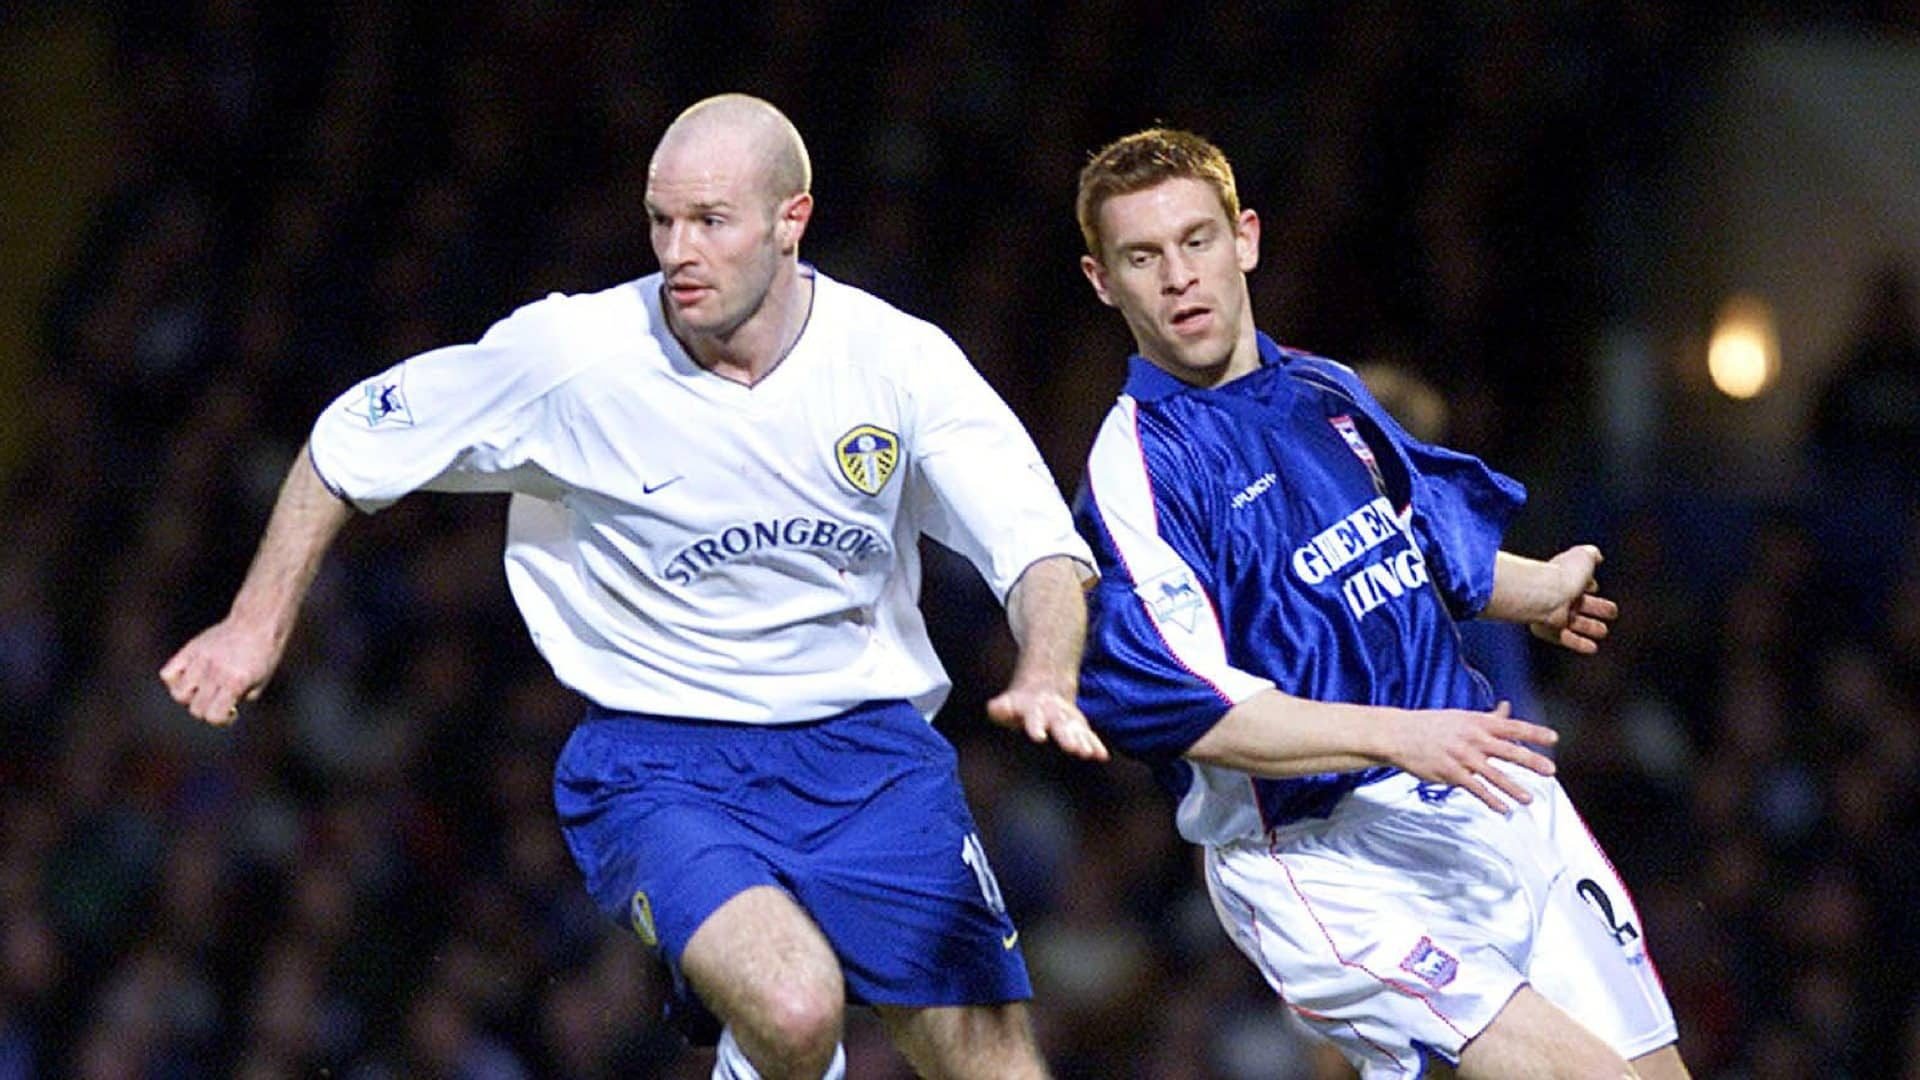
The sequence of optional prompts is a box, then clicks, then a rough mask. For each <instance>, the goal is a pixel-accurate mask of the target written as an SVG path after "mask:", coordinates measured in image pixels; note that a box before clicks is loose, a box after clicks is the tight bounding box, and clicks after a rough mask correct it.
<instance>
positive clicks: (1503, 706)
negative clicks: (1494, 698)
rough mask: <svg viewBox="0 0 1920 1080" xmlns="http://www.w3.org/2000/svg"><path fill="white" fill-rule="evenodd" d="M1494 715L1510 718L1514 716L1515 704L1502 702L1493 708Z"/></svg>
mask: <svg viewBox="0 0 1920 1080" xmlns="http://www.w3.org/2000/svg"><path fill="white" fill-rule="evenodd" d="M1493 715H1495V716H1499V717H1508V716H1512V715H1513V702H1511V701H1500V702H1498V703H1496V704H1495V705H1494V706H1493Z"/></svg>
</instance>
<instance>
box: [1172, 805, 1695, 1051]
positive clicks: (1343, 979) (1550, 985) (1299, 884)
mask: <svg viewBox="0 0 1920 1080" xmlns="http://www.w3.org/2000/svg"><path fill="white" fill-rule="evenodd" d="M1508 771H1509V774H1510V775H1514V776H1517V777H1519V778H1520V779H1521V782H1522V783H1523V784H1526V785H1527V786H1528V788H1529V790H1530V791H1531V792H1532V794H1533V796H1534V798H1533V802H1532V803H1531V804H1529V805H1526V806H1519V807H1515V808H1514V809H1513V810H1512V811H1511V812H1510V813H1508V814H1506V815H1505V816H1502V815H1500V814H1496V813H1494V812H1493V811H1492V810H1491V809H1489V808H1488V807H1487V805H1486V804H1485V803H1482V802H1480V801H1479V800H1478V799H1476V798H1474V797H1473V796H1472V795H1469V794H1467V793H1466V792H1464V791H1459V790H1455V789H1450V788H1444V787H1437V786H1435V785H1428V784H1422V783H1421V782H1420V781H1418V780H1416V779H1414V778H1413V777H1411V776H1407V775H1405V774H1400V775H1395V776H1391V777H1388V778H1386V779H1384V780H1380V781H1377V782H1375V783H1372V784H1369V785H1367V786H1365V787H1362V788H1359V789H1357V790H1355V791H1354V792H1353V793H1352V794H1350V795H1348V796H1347V797H1346V798H1344V799H1342V800H1341V801H1340V803H1339V805H1338V806H1336V807H1335V808H1334V811H1333V814H1332V816H1331V817H1329V818H1327V819H1324V820H1320V819H1315V820H1311V821H1302V822H1296V823H1293V824H1289V825H1284V826H1281V827H1280V828H1278V829H1274V830H1272V831H1271V832H1269V833H1268V834H1267V836H1265V837H1263V838H1256V839H1250V840H1246V841H1241V842H1238V843H1233V844H1227V845H1221V846H1218V847H1211V848H1208V849H1207V857H1206V874H1207V888H1208V892H1209V893H1210V895H1211V896H1212V897H1213V905H1214V910H1215V911H1216V912H1218V913H1219V916H1220V921H1221V923H1222V925H1224V926H1225V927H1226V929H1227V933H1228V934H1229V935H1230V936H1231V937H1232V938H1233V941H1234V944H1236V945H1238V946H1239V948H1240V950H1241V951H1242V952H1244V953H1246V954H1247V956H1248V957H1249V958H1251V959H1252V960H1253V962H1254V964H1255V965H1256V966H1257V967H1259V969H1260V973H1261V974H1262V975H1263V976H1265V978H1266V980H1267V982H1268V984H1269V985H1271V986H1272V987H1273V988H1274V990H1275V991H1276V992H1277V993H1278V994H1279V995H1280V997H1281V999H1282V1000H1283V1001H1284V1002H1286V1004H1287V1006H1288V1007H1289V1008H1290V1009H1292V1010H1293V1012H1294V1014H1295V1015H1296V1016H1298V1017H1299V1018H1300V1020H1301V1021H1303V1022H1304V1023H1305V1024H1306V1025H1307V1027H1309V1028H1310V1029H1312V1030H1314V1031H1316V1032H1318V1033H1319V1034H1321V1035H1322V1036H1324V1037H1326V1038H1327V1039H1330V1040H1332V1041H1333V1042H1334V1043H1335V1044H1336V1045H1337V1046H1338V1047H1339V1048H1340V1050H1341V1052H1342V1053H1344V1054H1345V1055H1346V1057H1347V1060H1348V1061H1350V1062H1352V1063H1353V1065H1354V1067H1355V1068H1357V1069H1359V1070H1360V1073H1361V1075H1362V1076H1363V1077H1365V1078H1366V1080H1374V1078H1376V1077H1389V1076H1418V1075H1421V1073H1422V1071H1423V1069H1424V1065H1425V1060H1424V1059H1425V1058H1427V1057H1429V1056H1431V1057H1434V1058H1438V1059H1440V1060H1443V1061H1445V1062H1447V1063H1448V1064H1450V1065H1451V1064H1457V1063H1458V1062H1459V1059H1460V1051H1461V1048H1462V1047H1464V1046H1466V1044H1467V1042H1468V1041H1469V1040H1471V1039H1472V1038H1473V1037H1474V1036H1476V1035H1478V1034H1479V1033H1480V1032H1481V1031H1482V1030H1484V1029H1485V1028H1486V1026H1487V1025H1488V1024H1489V1023H1491V1022H1492V1021H1493V1018H1494V1016H1495V1015H1497V1014H1498V1013H1499V1011H1500V1010H1501V1008H1502V1007H1504V1006H1505V1005H1506V1003H1507V1001H1508V1000H1509V999H1511V998H1512V997H1513V995H1514V993H1515V992H1517V991H1518V990H1519V989H1520V987H1521V986H1522V985H1525V984H1528V983H1531V984H1532V985H1533V987H1534V989H1535V990H1537V991H1539V992H1540V993H1541V994H1542V995H1543V996H1545V997H1546V998H1547V999H1548V1000H1549V1001H1552V1002H1553V1003H1555V1004H1556V1005H1558V1006H1560V1007H1561V1008H1562V1009H1564V1010H1566V1011H1567V1012H1568V1013H1570V1014H1571V1015H1573V1016H1574V1017H1575V1018H1576V1019H1578V1020H1579V1021H1580V1022H1581V1023H1583V1024H1585V1025H1586V1026H1587V1027H1588V1028H1589V1029H1591V1030H1592V1031H1593V1032H1594V1033H1595V1034H1597V1035H1599V1036H1600V1037H1601V1038H1602V1039H1605V1040H1606V1041H1607V1042H1608V1043H1609V1044H1610V1045H1612V1046H1613V1048H1614V1049H1615V1050H1617V1051H1618V1052H1619V1053H1620V1054H1621V1055H1622V1056H1623V1057H1626V1058H1628V1059H1632V1058H1636V1057H1639V1056H1640V1055H1642V1054H1646V1053H1650V1052H1652V1051H1654V1050H1657V1049H1659V1048H1660V1047H1662V1046H1665V1045H1666V1044H1668V1043H1671V1042H1673V1041H1674V1039H1675V1037H1676V1033H1675V1028H1674V1020H1673V1010H1672V1008H1671V1007H1670V1006H1669V1005H1668V1004H1667V999H1666V993H1665V991H1664V990H1663V989H1662V988H1661V985H1660V976H1659V974H1658V973H1657V972H1655V971H1654V967H1653V961H1652V960H1651V959H1649V958H1648V956H1647V947H1646V940H1645V938H1644V935H1643V926H1642V923H1641V921H1640V914H1639V912H1638V911H1637V910H1635V908H1634V906H1633V900H1632V899H1631V898H1630V897H1629V896H1628V895H1627V890H1626V887H1625V886H1624V885H1622V884H1621V882H1620V878H1619V876H1618V875H1617V874H1615V873H1614V870H1613V866H1612V865H1611V864H1610V863H1609V862H1608V861H1607V857H1606V854H1605V853H1604V852H1602V851H1601V850H1600V845H1599V844H1598V842H1596V841H1595V840H1594V838H1593V836H1592V834H1591V833H1589V832H1588V831H1587V827H1586V823H1585V822H1583V821H1582V820H1580V815H1579V813H1578V812H1577V811H1575V810H1574V808H1573V803H1572V801H1571V800H1569V799H1568V798H1567V795H1566V792H1565V791H1564V790H1563V789H1562V788H1561V787H1560V784H1559V782H1558V781H1556V780H1553V779H1551V778H1548V777H1542V776H1537V775H1534V774H1532V773H1522V772H1521V771H1520V770H1518V769H1510V770H1508ZM1505 801H1507V802H1508V803H1509V804H1511V803H1512V800H1510V799H1508V800H1505Z"/></svg>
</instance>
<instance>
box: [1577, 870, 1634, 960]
mask: <svg viewBox="0 0 1920 1080" xmlns="http://www.w3.org/2000/svg"><path fill="white" fill-rule="evenodd" d="M1573 891H1574V892H1577V893H1579V894H1580V899H1582V900H1585V901H1586V902H1587V903H1589V904H1592V905H1593V909H1594V910H1595V911H1597V912H1599V914H1600V920H1601V921H1602V922H1604V923H1606V924H1607V933H1609V934H1612V935H1613V941H1614V944H1616V945H1620V946H1622V947H1624V946H1625V945H1626V944H1627V942H1629V941H1634V940H1636V939H1638V938H1639V937H1640V931H1639V930H1637V929H1635V928H1634V925H1633V921H1632V920H1630V919H1626V918H1622V919H1620V920H1619V921H1618V922H1615V921H1614V918H1613V900H1612V898H1610V897H1608V896H1607V890H1605V889H1603V888H1601V887H1600V883H1599V882H1597V881H1595V880H1593V879H1592V878H1581V879H1580V883H1579V884H1578V885H1575V886H1574V887H1573Z"/></svg>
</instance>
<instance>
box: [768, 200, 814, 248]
mask: <svg viewBox="0 0 1920 1080" xmlns="http://www.w3.org/2000/svg"><path fill="white" fill-rule="evenodd" d="M811 220H813V193H812V192H809V191H803V192H801V193H800V194H798V195H790V196H788V197H787V200H786V201H785V202H783V203H781V204H780V213H779V216H778V217H777V218H776V219H775V220H774V225H773V227H774V232H775V234H776V235H777V236H778V237H779V240H780V254H782V255H791V254H793V253H794V252H795V251H798V250H799V248H800V237H801V236H802V235H803V234H805V233H806V231H807V222H809V221H811Z"/></svg>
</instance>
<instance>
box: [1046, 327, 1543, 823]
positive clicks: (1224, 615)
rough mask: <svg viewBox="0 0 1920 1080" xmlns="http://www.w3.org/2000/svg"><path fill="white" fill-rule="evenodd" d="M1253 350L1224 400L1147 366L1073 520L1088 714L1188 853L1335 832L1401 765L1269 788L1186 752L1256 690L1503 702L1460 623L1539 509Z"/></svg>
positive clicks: (1105, 433) (1282, 361) (1341, 389)
mask: <svg viewBox="0 0 1920 1080" xmlns="http://www.w3.org/2000/svg"><path fill="white" fill-rule="evenodd" d="M1259 346H1260V355H1261V360H1262V366H1261V367H1260V368H1259V369H1258V370H1256V371H1254V372H1252V373H1250V374H1248V375H1246V376H1243V377H1241V378H1238V379H1235V380H1233V381H1232V382H1229V383H1226V384H1224V385H1222V386H1219V387H1216V388H1213V389H1200V388H1196V387H1193V386H1189V385H1188V384H1186V383H1183V382H1181V381H1179V380H1178V379H1176V378H1174V377H1173V376H1171V375H1168V374H1167V373H1165V372H1163V371H1161V370H1160V369H1159V368H1157V367H1155V366H1154V365H1153V364H1151V363H1150V362H1148V361H1146V360H1145V359H1143V358H1141V357H1138V356H1136V357H1134V358H1133V359H1132V361H1131V362H1130V370H1129V375H1128V380H1127V385H1126V389H1125V391H1124V392H1123V394H1122V395H1121V397H1120V399H1119V401H1118V402H1117V403H1116V404H1115V406H1114V408H1113V410H1112V412H1111V413H1109V415H1108V417H1107V419H1106V421H1105V423H1104V424H1103V425H1102V427H1101V430H1100V433H1099V436H1098V438H1097V439H1096V440H1095V442H1094V446H1093V450H1092V452H1091V455H1090V457H1089V460H1088V469H1087V480H1086V485H1085V487H1084V488H1083V490H1082V491H1081V494H1080V498H1079V500H1078V504H1077V506H1076V510H1075V513H1076V518H1077V521H1078V524H1079V526H1080V528H1081V531H1082V533H1083V534H1084V535H1085V536H1086V537H1087V539H1088V541H1089V542H1090V543H1091V545H1092V547H1093V551H1094V555H1095V558H1096V560H1097V562H1098V564H1099V569H1100V572H1101V578H1100V581H1099V584H1098V585H1097V586H1096V587H1095V589H1094V592H1093V594H1092V597H1091V600H1092V610H1091V618H1092V625H1091V630H1090V633H1089V635H1088V644H1087V657H1086V662H1085V665H1084V666H1083V668H1082V671H1081V677H1080V694H1081V705H1082V707H1083V708H1084V709H1085V711H1086V713H1087V715H1088V717H1089V718H1090V719H1091V720H1092V721H1093V722H1094V724H1095V725H1096V726H1097V727H1098V729H1099V730H1100V732H1101V734H1102V735H1103V736H1104V737H1105V738H1106V739H1107V740H1108V742H1110V743H1112V744H1113V745H1114V746H1116V747H1117V748H1119V749H1120V750H1121V751H1123V752H1125V753H1128V754H1131V755H1133V756H1135V757H1138V758H1141V759H1143V760H1145V761H1146V762H1148V763H1149V764H1151V765H1153V766H1155V768H1156V771H1157V772H1158V773H1159V775H1160V778H1161V780H1162V782H1163V783H1164V784H1166V785H1167V786H1168V787H1169V788H1170V790H1172V791H1173V792H1174V794H1175V795H1176V796H1178V797H1179V799H1180V806H1179V810H1178V819H1179V826H1180V831H1181V833H1182V835H1184V836H1186V837H1187V838H1188V839H1189V840H1192V841H1194V842H1196V843H1210V842H1222V841H1225V840H1229V839H1234V838H1237V837H1243V836H1247V835H1257V834H1258V833H1260V832H1262V831H1264V830H1265V829H1267V828H1269V827H1271V826H1273V825H1278V824H1283V823H1285V822H1287V821H1291V820H1296V819H1298V818H1301V817H1307V816H1325V815H1326V814H1327V813H1328V812H1329V811H1330V810H1331V808H1332V806H1333V804H1334V803H1335V802H1336V801H1338V799H1339V798H1340V797H1341V796H1342V795H1344V794H1345V793H1346V792H1348V791H1351V790H1352V789H1353V788H1355V787H1357V786H1359V785H1361V784H1365V783H1368V782H1370V781H1373V780H1376V779H1379V778H1380V777H1382V776H1386V775H1389V774H1390V773H1392V772H1393V771H1394V770H1392V769H1391V768H1387V767H1379V768H1373V769H1367V770H1362V771H1358V772H1349V773H1331V774H1325V775H1321V776H1312V777H1301V778H1293V779H1285V780H1269V779H1256V778H1252V777H1249V776H1248V775H1247V774H1245V773H1241V772H1237V771H1235V770H1232V769H1224V768H1218V767H1214V766H1208V765H1200V764H1196V763H1191V762H1187V761H1185V760H1184V759H1183V758H1182V755H1183V754H1184V753H1185V752H1186V750H1187V749H1188V748H1189V747H1191V746H1192V745H1193V743H1194V742H1195V741H1196V740H1198V739H1199V738H1200V737H1201V736H1202V735H1204V734H1205V733H1206V732H1207V730H1208V729H1209V728H1211V727H1212V726H1213V725H1214V724H1215V723H1217V722H1218V721H1219V720H1220V718H1221V717H1222V716H1224V715H1225V714H1226V712H1227V710H1228V709H1230V708H1232V707H1233V706H1234V705H1235V704H1237V703H1239V702H1240V701H1243V700H1245V699H1247V698H1249V697H1251V696H1253V695H1254V694H1256V693H1259V692H1261V691H1262V690H1265V689H1267V688H1269V687H1277V688H1279V689H1280V690H1283V691H1285V692H1286V693H1289V694H1293V695H1295V696H1298V697H1303V698H1311V699H1315V700H1320V701H1343V702H1354V703H1361V704H1374V705H1390V706H1398V707H1403V708H1443V707H1450V708H1471V709H1489V708H1492V707H1493V705H1494V699H1493V694H1492V691H1491V690H1490V689H1489V688H1488V686H1487V683H1486V680H1484V679H1483V678H1481V677H1480V676H1479V674H1478V673H1476V672H1474V671H1473V670H1472V669H1471V668H1470V667H1469V666H1468V665H1467V664H1466V662H1465V661H1464V660H1463V658H1462V650H1461V643H1460V636H1459V631H1458V628H1457V626H1456V622H1455V620H1456V619H1464V618H1470V617H1471V616H1473V615H1474V614H1475V613H1477V612H1478V611H1480V609H1481V608H1482V607H1484V606H1485V604H1486V602H1487V599H1488V597H1489V596H1490V595H1491V594H1492V591H1493V567H1494V556H1495V553H1496V552H1497V551H1498V550H1499V547H1500V541H1501V536H1502V534H1503V532H1504V531H1505V528H1506V524H1507V522H1508V520H1509V519H1510V518H1511V517H1512V515H1513V514H1514V512H1515V511H1517V510H1518V509H1519V508H1520V506H1521V505H1522V503H1524V502H1525V499H1526V495H1525V491H1524V489H1523V488H1522V487H1521V486H1520V484H1519V483H1517V482H1516V481H1514V480H1512V479H1511V478H1509V477H1506V476H1503V475H1501V474H1500V473H1498V472H1495V471H1494V470H1492V469H1491V468H1489V467H1488V466H1487V465H1486V464H1485V463H1483V462H1481V461H1480V460H1479V459H1477V458H1474V457H1471V456H1469V455H1465V454H1460V453H1456V452H1454V451H1451V450H1446V449H1444V448H1441V447H1436V446H1430V445H1427V444H1425V443H1422V442H1420V441H1418V440H1416V439H1414V438H1413V437H1412V436H1411V435H1409V434H1407V433H1406V431H1405V430H1403V429H1402V428H1401V427H1400V426H1399V425H1398V424H1397V423H1395V422H1394V420H1393V419H1392V417H1391V416H1389V415H1388V414H1387V412H1386V410H1385V409H1384V408H1382V407H1381V406H1380V405H1379V403H1378V402H1376V401H1374V400H1373V397H1372V396H1371V395H1370V394H1368V392H1367V390H1366V388H1365V387H1364V386H1363V385H1362V384H1361V382H1360V380H1359V378H1358V377H1356V376H1355V375H1354V373H1353V372H1352V371H1351V370H1349V369H1348V368H1346V367H1344V366H1343V365H1341V364H1338V363H1335V362H1333V361H1331V360H1326V359H1324V358H1321V357H1317V356H1311V355H1308V354H1305V353H1300V352H1295V351H1292V350H1286V349H1282V348H1280V347H1279V346H1278V345H1276V344H1274V342H1273V341H1272V340H1271V339H1269V338H1267V337H1266V336H1265V335H1261V336H1260V338H1259Z"/></svg>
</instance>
